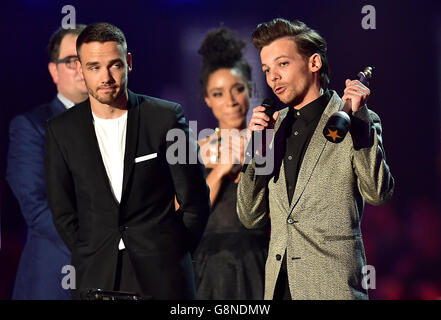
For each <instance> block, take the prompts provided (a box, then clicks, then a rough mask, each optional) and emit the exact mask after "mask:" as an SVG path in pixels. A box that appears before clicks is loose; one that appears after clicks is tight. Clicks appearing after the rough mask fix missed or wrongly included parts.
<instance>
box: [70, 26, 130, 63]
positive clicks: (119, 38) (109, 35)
mask: <svg viewBox="0 0 441 320" xmlns="http://www.w3.org/2000/svg"><path fill="white" fill-rule="evenodd" d="M94 41H97V42H101V43H102V42H107V41H115V42H117V43H119V44H120V45H122V47H123V48H124V50H125V51H126V52H127V41H126V37H125V36H124V33H123V32H122V31H121V29H119V28H118V27H117V26H114V25H113V24H111V23H108V22H97V23H92V24H90V25H88V26H87V27H86V28H85V29H84V30H83V32H81V34H80V35H79V36H78V39H77V53H78V57H79V56H80V48H81V46H82V45H83V43H89V42H94Z"/></svg>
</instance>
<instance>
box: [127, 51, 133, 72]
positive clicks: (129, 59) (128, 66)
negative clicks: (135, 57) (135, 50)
mask: <svg viewBox="0 0 441 320" xmlns="http://www.w3.org/2000/svg"><path fill="white" fill-rule="evenodd" d="M127 69H128V70H129V72H130V71H132V54H131V53H130V52H127Z"/></svg>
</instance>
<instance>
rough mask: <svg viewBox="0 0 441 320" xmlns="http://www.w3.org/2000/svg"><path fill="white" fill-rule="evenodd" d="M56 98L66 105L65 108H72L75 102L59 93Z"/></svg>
mask: <svg viewBox="0 0 441 320" xmlns="http://www.w3.org/2000/svg"><path fill="white" fill-rule="evenodd" d="M57 98H58V99H59V100H60V101H61V103H62V104H63V105H64V106H65V107H66V109H69V108H72V107H73V106H74V105H75V103H74V102H72V101H70V100H69V99H68V98H66V97H65V96H63V95H62V94H61V93H59V92H58V93H57Z"/></svg>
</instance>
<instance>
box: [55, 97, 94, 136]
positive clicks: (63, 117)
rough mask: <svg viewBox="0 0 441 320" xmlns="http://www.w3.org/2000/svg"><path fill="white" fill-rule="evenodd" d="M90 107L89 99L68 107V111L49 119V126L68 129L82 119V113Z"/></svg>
mask: <svg viewBox="0 0 441 320" xmlns="http://www.w3.org/2000/svg"><path fill="white" fill-rule="evenodd" d="M89 107H90V103H89V99H87V100H86V101H84V102H81V103H79V104H76V105H74V106H73V107H71V108H69V109H67V110H66V111H64V112H62V113H60V114H58V115H56V116H54V117H53V118H52V119H50V120H49V121H48V126H50V127H51V128H53V129H67V128H70V127H71V126H72V125H76V124H77V123H78V121H81V118H80V116H81V113H82V112H84V111H85V110H86V109H87V108H89Z"/></svg>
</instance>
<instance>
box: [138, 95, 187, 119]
mask: <svg viewBox="0 0 441 320" xmlns="http://www.w3.org/2000/svg"><path fill="white" fill-rule="evenodd" d="M137 96H138V98H139V100H140V102H139V108H140V110H141V111H142V112H154V113H160V114H162V115H169V116H175V115H176V114H180V113H182V112H183V111H182V107H181V105H180V104H179V103H177V102H172V101H168V100H163V99H159V98H155V97H150V96H145V95H137Z"/></svg>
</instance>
